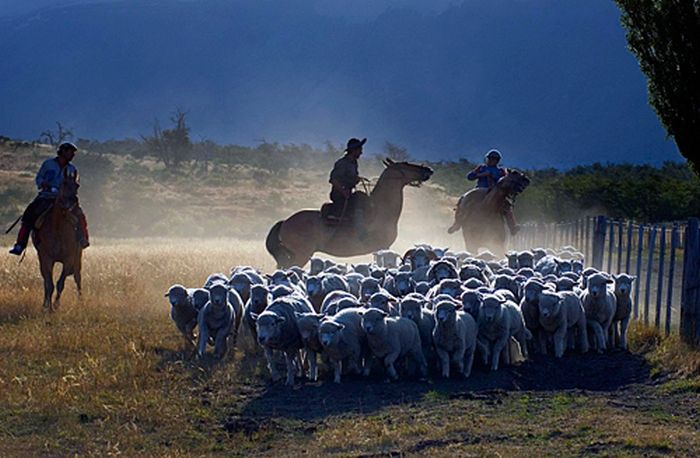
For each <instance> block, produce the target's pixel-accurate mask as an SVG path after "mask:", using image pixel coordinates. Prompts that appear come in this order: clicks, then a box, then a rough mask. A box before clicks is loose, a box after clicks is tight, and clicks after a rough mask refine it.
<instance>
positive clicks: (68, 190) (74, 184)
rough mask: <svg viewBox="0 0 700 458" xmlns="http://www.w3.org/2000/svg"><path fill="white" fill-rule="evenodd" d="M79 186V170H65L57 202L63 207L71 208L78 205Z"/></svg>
mask: <svg viewBox="0 0 700 458" xmlns="http://www.w3.org/2000/svg"><path fill="white" fill-rule="evenodd" d="M79 187H80V183H79V182H78V172H77V171H76V172H73V173H69V172H68V170H64V171H63V180H62V181H61V187H60V188H59V189H58V196H57V198H56V204H57V205H58V206H60V207H61V208H63V209H69V208H72V207H74V206H75V205H77V204H78V188H79Z"/></svg>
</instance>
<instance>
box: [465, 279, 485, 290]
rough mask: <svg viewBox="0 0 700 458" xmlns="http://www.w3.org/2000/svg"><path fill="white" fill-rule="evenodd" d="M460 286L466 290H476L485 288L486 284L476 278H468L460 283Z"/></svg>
mask: <svg viewBox="0 0 700 458" xmlns="http://www.w3.org/2000/svg"><path fill="white" fill-rule="evenodd" d="M462 286H463V287H464V288H466V289H477V288H480V287H482V286H486V283H485V282H483V281H482V280H479V279H478V278H469V279H467V280H465V281H464V283H462Z"/></svg>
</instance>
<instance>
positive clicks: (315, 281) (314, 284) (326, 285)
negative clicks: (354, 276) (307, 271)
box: [306, 274, 350, 311]
mask: <svg viewBox="0 0 700 458" xmlns="http://www.w3.org/2000/svg"><path fill="white" fill-rule="evenodd" d="M349 289H350V288H349V287H348V282H347V281H345V279H344V278H343V277H341V276H340V275H336V274H322V275H317V276H312V277H308V278H307V279H306V294H307V297H308V298H309V300H310V301H311V305H313V307H314V309H315V310H316V311H319V310H321V304H322V302H323V299H324V298H325V297H326V295H328V293H330V292H331V291H348V290H349Z"/></svg>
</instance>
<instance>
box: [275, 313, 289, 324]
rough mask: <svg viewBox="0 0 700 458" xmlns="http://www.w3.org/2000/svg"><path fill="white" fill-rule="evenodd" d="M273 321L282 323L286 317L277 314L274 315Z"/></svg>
mask: <svg viewBox="0 0 700 458" xmlns="http://www.w3.org/2000/svg"><path fill="white" fill-rule="evenodd" d="M275 321H277V322H278V323H284V322H285V321H287V319H286V318H285V317H283V316H279V315H277V316H276V317H275Z"/></svg>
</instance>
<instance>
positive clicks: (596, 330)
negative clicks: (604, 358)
mask: <svg viewBox="0 0 700 458" xmlns="http://www.w3.org/2000/svg"><path fill="white" fill-rule="evenodd" d="M588 326H590V328H591V329H592V330H593V335H594V336H595V343H596V351H597V352H598V353H603V352H604V351H605V350H606V348H607V346H606V342H605V341H606V338H605V331H603V327H602V326H601V325H600V323H598V322H597V321H596V320H588Z"/></svg>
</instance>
